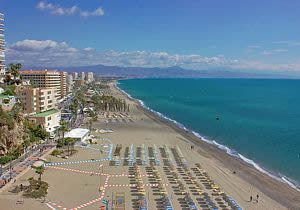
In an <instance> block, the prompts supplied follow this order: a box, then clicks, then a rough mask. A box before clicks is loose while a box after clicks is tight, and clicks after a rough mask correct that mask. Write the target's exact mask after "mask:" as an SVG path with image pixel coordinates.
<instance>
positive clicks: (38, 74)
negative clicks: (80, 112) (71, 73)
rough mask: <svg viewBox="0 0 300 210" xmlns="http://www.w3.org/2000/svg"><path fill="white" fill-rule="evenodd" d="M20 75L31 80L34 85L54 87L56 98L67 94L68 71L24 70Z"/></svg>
mask: <svg viewBox="0 0 300 210" xmlns="http://www.w3.org/2000/svg"><path fill="white" fill-rule="evenodd" d="M20 75H21V76H22V78H23V79H24V80H30V81H31V82H32V83H33V85H35V86H36V87H40V88H54V89H55V90H56V91H55V92H56V93H55V96H56V98H64V97H66V95H67V78H66V75H67V73H66V72H59V71H56V70H47V69H46V70H23V71H20Z"/></svg>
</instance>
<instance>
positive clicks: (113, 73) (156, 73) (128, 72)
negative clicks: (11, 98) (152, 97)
mask: <svg viewBox="0 0 300 210" xmlns="http://www.w3.org/2000/svg"><path fill="white" fill-rule="evenodd" d="M25 68H26V69H45V68H47V69H58V70H61V71H67V72H89V71H91V72H94V73H95V74H96V75H98V76H103V77H129V78H149V77H151V78H170V77H172V78H184V77H189V78H190V77H191V78H293V77H291V76H286V75H278V74H259V73H246V72H237V71H232V70H218V69H215V70H214V69H210V70H187V69H183V68H181V67H178V66H174V67H168V68H142V67H118V66H104V65H95V66H77V67H24V69H25Z"/></svg>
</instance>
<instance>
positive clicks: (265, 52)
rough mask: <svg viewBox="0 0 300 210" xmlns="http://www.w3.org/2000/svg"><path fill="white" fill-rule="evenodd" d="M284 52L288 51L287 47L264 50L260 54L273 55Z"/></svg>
mask: <svg viewBox="0 0 300 210" xmlns="http://www.w3.org/2000/svg"><path fill="white" fill-rule="evenodd" d="M284 52H288V50H287V49H274V50H264V51H263V52H262V53H261V54H263V55H274V54H277V53H284Z"/></svg>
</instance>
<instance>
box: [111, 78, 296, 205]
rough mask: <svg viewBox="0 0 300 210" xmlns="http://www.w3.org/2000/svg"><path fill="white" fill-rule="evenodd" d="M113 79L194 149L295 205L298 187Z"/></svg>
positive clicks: (260, 188)
mask: <svg viewBox="0 0 300 210" xmlns="http://www.w3.org/2000/svg"><path fill="white" fill-rule="evenodd" d="M117 82H118V81H116V82H115V85H114V87H115V88H116V89H117V90H118V91H119V92H120V93H121V94H122V95H124V96H125V97H126V98H127V99H128V100H131V101H133V102H135V103H137V105H136V106H137V108H138V109H139V110H141V111H142V112H144V114H145V115H147V116H148V117H150V118H151V119H152V120H154V121H156V122H158V123H162V124H164V125H167V126H168V127H170V128H172V129H173V130H174V131H175V132H177V133H179V134H181V135H182V136H183V137H185V138H186V139H188V140H189V141H190V142H191V143H193V144H195V145H197V146H198V147H199V148H198V153H201V154H202V155H203V154H205V155H206V156H208V157H211V158H214V159H215V160H217V161H219V162H220V163H221V164H222V165H223V166H224V167H226V168H227V169H229V170H230V171H238V173H237V174H236V175H237V176H239V177H240V178H241V179H243V180H244V181H246V182H247V183H249V184H250V185H253V186H255V187H256V188H258V189H259V190H260V191H261V192H263V193H264V194H266V195H268V196H269V197H270V198H271V199H273V200H276V201H277V202H278V203H280V204H281V205H283V206H285V207H287V208H289V209H297V208H299V206H300V193H299V192H300V190H299V189H298V188H297V187H296V186H295V185H294V184H293V183H291V182H290V181H289V180H287V179H286V178H285V177H277V176H275V175H273V174H272V173H269V172H268V171H265V170H264V169H263V168H260V167H259V166H258V167H259V168H260V169H261V170H263V171H261V170H259V168H256V167H255V166H254V165H253V164H250V163H249V162H247V161H245V160H244V159H243V158H245V157H244V156H242V157H243V158H242V157H240V155H241V154H239V155H238V156H234V155H231V154H229V153H228V152H227V151H226V149H229V148H228V147H226V146H224V149H221V148H220V147H219V146H218V145H217V144H214V142H209V140H206V139H203V137H201V136H200V135H199V134H198V133H196V132H194V131H192V130H189V129H187V128H186V127H184V125H182V124H180V123H178V122H177V121H175V120H173V119H169V118H168V117H166V116H164V115H163V114H161V113H159V112H156V111H155V110H152V109H151V108H149V107H147V106H145V105H144V103H143V101H141V100H139V99H135V98H133V97H132V96H131V95H130V94H128V93H127V92H125V91H124V90H122V89H121V88H120V87H118V84H117ZM221 146H223V145H221ZM246 159H247V158H246ZM247 160H249V159H247ZM249 161H252V160H249ZM252 162H253V161H252ZM253 163H254V162H253ZM254 164H255V163H254ZM283 179H285V180H283ZM293 203H294V204H293Z"/></svg>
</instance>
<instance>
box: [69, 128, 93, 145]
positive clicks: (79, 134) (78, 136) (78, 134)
mask: <svg viewBox="0 0 300 210" xmlns="http://www.w3.org/2000/svg"><path fill="white" fill-rule="evenodd" d="M89 134H90V130H89V129H85V128H75V129H72V130H71V131H70V132H68V133H66V135H65V138H72V139H75V140H76V141H81V142H85V140H86V139H87V138H88V136H89Z"/></svg>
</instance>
